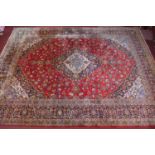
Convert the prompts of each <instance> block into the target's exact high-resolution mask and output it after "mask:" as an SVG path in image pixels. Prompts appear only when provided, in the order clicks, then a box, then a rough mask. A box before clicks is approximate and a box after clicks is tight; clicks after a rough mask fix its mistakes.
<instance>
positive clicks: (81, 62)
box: [64, 51, 90, 74]
mask: <svg viewBox="0 0 155 155" xmlns="http://www.w3.org/2000/svg"><path fill="white" fill-rule="evenodd" d="M64 64H65V65H66V67H67V68H68V69H70V70H71V71H72V72H73V73H74V74H79V73H81V72H82V71H83V70H85V69H86V68H87V66H88V65H89V64H90V61H89V60H88V59H87V58H86V57H85V56H83V55H81V54H79V53H78V51H77V52H75V53H73V54H72V55H71V56H69V57H68V58H67V59H66V60H65V61H64Z"/></svg>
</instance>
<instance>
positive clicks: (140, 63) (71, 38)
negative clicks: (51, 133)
mask: <svg viewBox="0 0 155 155" xmlns="http://www.w3.org/2000/svg"><path fill="white" fill-rule="evenodd" d="M0 126H1V127H5V126H9V127H10V128H11V127H13V126H17V127H19V128H20V127H22V126H24V127H47V128H48V127H51V128H52V127H53V128H55V127H58V128H59V127H64V128H69V127H71V128H73V127H81V128H82V127H88V128H89V127H90V128H91V127H97V128H104V127H110V128H111V127H118V128H119V127H133V128H134V127H154V126H155V61H154V59H153V57H152V55H151V53H150V51H149V48H148V46H147V44H146V43H145V41H144V39H143V37H142V35H141V32H140V30H139V29H138V28H126V27H97V28H86V27H76V28H75V27H55V28H52V27H51V28H15V29H14V30H13V32H12V34H11V36H10V38H9V40H8V42H7V44H6V46H5V47H4V49H3V51H2V53H1V55H0Z"/></svg>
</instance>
